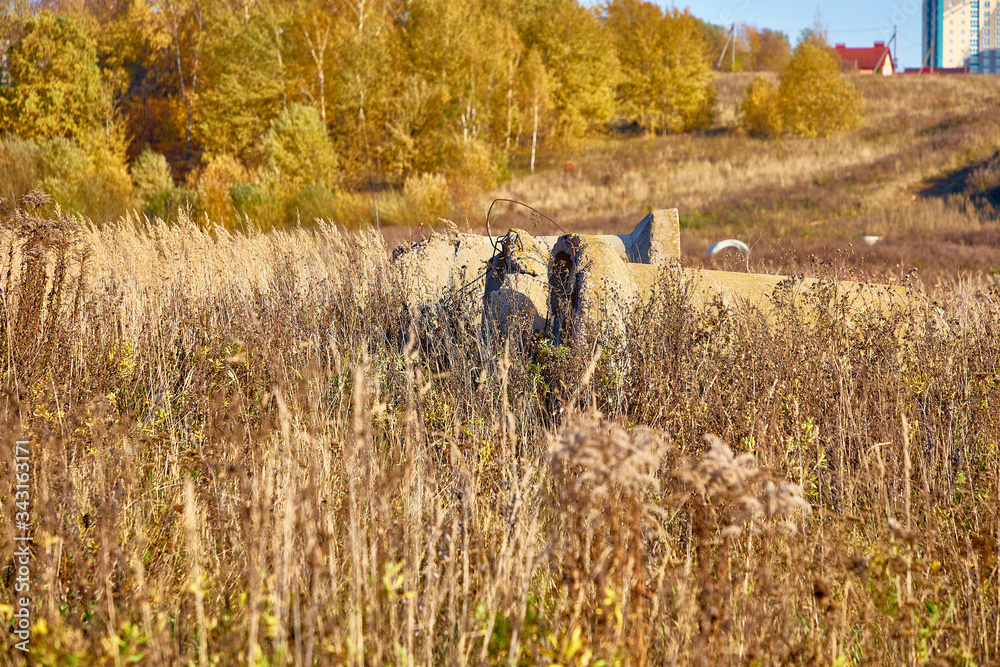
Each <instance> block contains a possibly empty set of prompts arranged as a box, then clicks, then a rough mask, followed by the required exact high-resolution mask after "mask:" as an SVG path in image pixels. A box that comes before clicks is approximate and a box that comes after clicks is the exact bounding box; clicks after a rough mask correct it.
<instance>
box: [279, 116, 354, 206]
mask: <svg viewBox="0 0 1000 667" xmlns="http://www.w3.org/2000/svg"><path fill="white" fill-rule="evenodd" d="M260 153H261V155H262V158H263V160H262V162H263V167H264V169H265V170H267V171H270V172H273V173H275V174H277V175H279V176H280V180H281V181H282V182H283V183H284V185H285V189H286V190H287V191H288V192H289V193H295V192H298V191H299V190H301V189H302V188H304V187H305V186H307V185H323V186H326V187H327V188H335V187H337V185H338V183H339V181H340V178H339V173H338V160H337V152H336V151H335V150H334V148H333V142H332V141H330V136H329V135H328V134H327V132H326V127H324V126H323V121H322V120H320V117H319V112H318V111H316V109H314V108H312V107H307V106H303V105H301V104H293V105H292V106H290V107H289V108H288V109H286V110H285V111H282V112H281V114H280V115H279V116H278V117H277V118H276V119H274V122H272V123H271V127H270V128H269V129H268V131H267V133H266V134H265V135H264V137H263V139H262V140H261V143H260Z"/></svg>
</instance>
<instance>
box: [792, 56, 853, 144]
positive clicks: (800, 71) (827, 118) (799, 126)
mask: <svg viewBox="0 0 1000 667" xmlns="http://www.w3.org/2000/svg"><path fill="white" fill-rule="evenodd" d="M777 105H778V109H779V111H780V116H781V121H782V124H783V126H784V129H785V131H787V132H789V133H791V134H794V135H797V136H800V137H828V136H830V135H831V134H834V133H836V132H840V131H842V130H848V129H851V128H853V127H857V125H859V124H860V123H861V93H859V92H858V91H857V90H856V89H855V88H854V86H853V85H851V84H850V83H848V82H847V81H846V80H845V79H844V76H843V74H841V73H840V61H839V59H838V58H837V56H836V54H835V53H834V52H833V51H832V50H831V49H830V48H829V46H827V44H826V43H825V42H823V41H822V40H821V39H818V38H811V39H805V40H803V41H802V42H801V43H800V44H799V45H798V46H797V47H796V48H795V52H794V53H793V54H792V59H791V61H789V63H788V67H787V68H786V69H785V71H784V72H783V73H782V74H781V85H780V86H779V87H778V102H777Z"/></svg>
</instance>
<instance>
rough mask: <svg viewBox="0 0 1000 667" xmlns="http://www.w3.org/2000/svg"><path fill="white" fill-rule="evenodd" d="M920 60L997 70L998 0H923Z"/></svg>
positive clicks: (972, 70) (999, 49)
mask: <svg viewBox="0 0 1000 667" xmlns="http://www.w3.org/2000/svg"><path fill="white" fill-rule="evenodd" d="M923 20H924V39H923V42H924V53H925V54H927V55H929V62H928V61H927V59H926V57H925V62H924V64H928V65H930V66H932V67H933V68H934V69H952V68H963V69H966V70H967V71H968V72H970V73H973V74H997V73H1000V0H924V11H923Z"/></svg>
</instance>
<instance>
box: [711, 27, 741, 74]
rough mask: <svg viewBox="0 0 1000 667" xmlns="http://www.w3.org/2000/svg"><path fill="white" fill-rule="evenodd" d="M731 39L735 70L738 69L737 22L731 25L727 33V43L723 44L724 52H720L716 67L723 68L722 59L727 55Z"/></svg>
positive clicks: (717, 68)
mask: <svg viewBox="0 0 1000 667" xmlns="http://www.w3.org/2000/svg"><path fill="white" fill-rule="evenodd" d="M729 40H732V41H733V67H732V68H733V70H734V71H735V70H736V24H735V23H733V25H732V26H730V28H729V31H728V32H727V33H726V43H725V44H723V45H722V53H720V54H719V59H718V60H717V61H716V62H715V69H716V70H720V69H722V59H723V58H725V57H726V51H727V50H728V49H729Z"/></svg>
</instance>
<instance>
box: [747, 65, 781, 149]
mask: <svg viewBox="0 0 1000 667" xmlns="http://www.w3.org/2000/svg"><path fill="white" fill-rule="evenodd" d="M745 97H746V99H744V100H743V102H742V104H740V124H741V125H742V127H743V128H744V129H745V130H746V131H747V132H748V133H749V134H750V135H751V136H754V137H760V138H764V139H773V138H775V137H778V136H780V135H781V130H782V122H781V114H780V113H779V112H778V96H777V95H776V94H775V89H774V85H773V84H772V83H771V81H770V80H769V79H768V78H767V77H763V76H761V77H758V78H756V79H754V80H753V81H752V82H751V83H750V85H749V86H747V89H746V93H745Z"/></svg>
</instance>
